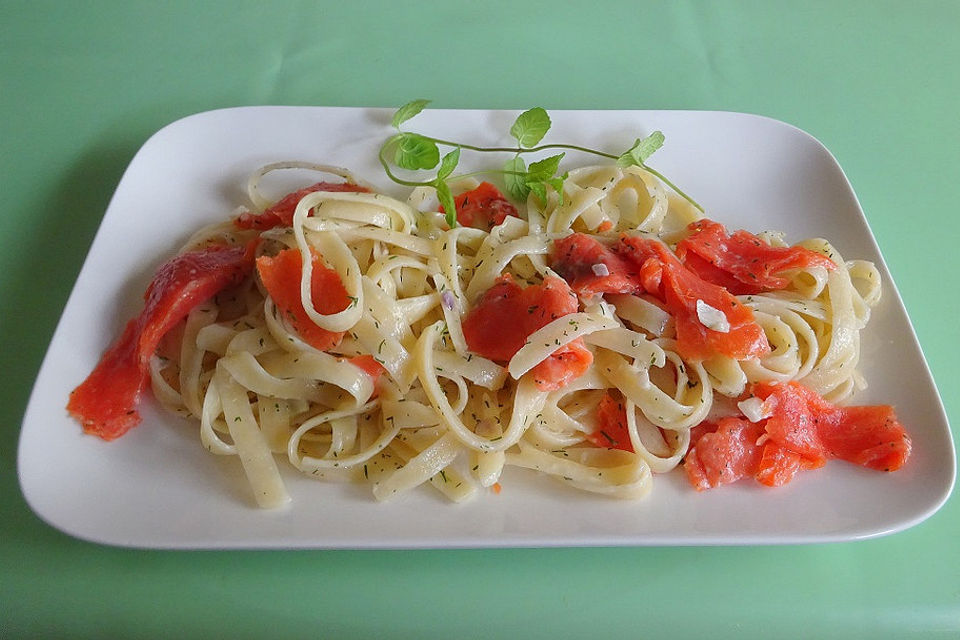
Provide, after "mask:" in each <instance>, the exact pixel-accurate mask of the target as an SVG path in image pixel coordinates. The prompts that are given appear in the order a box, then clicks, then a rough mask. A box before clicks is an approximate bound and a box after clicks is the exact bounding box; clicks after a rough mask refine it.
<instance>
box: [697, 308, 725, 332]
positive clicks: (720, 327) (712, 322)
mask: <svg viewBox="0 0 960 640" xmlns="http://www.w3.org/2000/svg"><path fill="white" fill-rule="evenodd" d="M697 318H698V319H699V320H700V323H701V324H703V326H705V327H706V328H707V329H711V330H713V331H716V332H717V333H730V321H729V320H727V316H725V315H723V311H720V309H717V308H716V307H711V306H710V305H708V304H707V303H706V302H704V301H703V300H697Z"/></svg>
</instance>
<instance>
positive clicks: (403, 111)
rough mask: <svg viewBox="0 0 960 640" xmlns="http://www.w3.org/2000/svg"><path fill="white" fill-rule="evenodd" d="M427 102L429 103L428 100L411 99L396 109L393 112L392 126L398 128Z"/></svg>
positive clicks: (421, 109)
mask: <svg viewBox="0 0 960 640" xmlns="http://www.w3.org/2000/svg"><path fill="white" fill-rule="evenodd" d="M428 104H430V101H429V100H413V101H411V102H408V103H407V104H405V105H403V106H402V107H400V108H399V109H397V112H396V113H394V114H393V121H392V124H393V126H394V128H395V129H399V128H400V125H401V124H403V123H404V122H406V121H407V120H409V119H410V118H412V117H413V116H415V115H417V114H418V113H420V112H421V111H423V108H424V107H426V106H427V105H428Z"/></svg>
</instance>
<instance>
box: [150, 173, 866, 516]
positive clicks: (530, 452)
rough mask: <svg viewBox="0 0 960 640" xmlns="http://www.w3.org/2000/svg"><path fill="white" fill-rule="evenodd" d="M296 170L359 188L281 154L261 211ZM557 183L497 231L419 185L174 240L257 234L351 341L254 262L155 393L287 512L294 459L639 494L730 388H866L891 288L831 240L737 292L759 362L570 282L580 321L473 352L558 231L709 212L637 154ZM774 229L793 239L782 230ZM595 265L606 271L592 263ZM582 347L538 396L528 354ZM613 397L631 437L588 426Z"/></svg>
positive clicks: (406, 481)
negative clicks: (579, 291) (487, 317)
mask: <svg viewBox="0 0 960 640" xmlns="http://www.w3.org/2000/svg"><path fill="white" fill-rule="evenodd" d="M291 168H295V169H300V170H303V169H311V170H316V171H320V172H324V173H326V174H329V175H333V176H334V177H336V178H337V179H340V180H344V181H347V182H350V183H355V184H361V185H363V186H365V187H367V188H369V185H365V184H364V183H362V182H361V181H359V180H358V179H357V178H356V177H354V176H353V175H352V174H351V173H350V172H349V171H346V170H344V169H339V168H336V167H328V166H325V165H316V164H312V163H303V162H280V163H274V164H271V165H267V166H265V167H262V168H260V169H258V170H257V171H256V172H254V174H253V175H252V177H251V179H250V181H249V185H248V191H249V195H250V200H251V211H252V212H253V213H252V214H251V215H256V214H257V213H259V212H263V211H265V210H267V209H268V208H269V207H270V206H271V204H272V202H271V200H270V199H269V198H267V197H265V196H264V195H263V194H262V193H261V187H260V184H261V180H262V179H263V178H264V177H265V176H267V175H269V174H270V173H271V172H273V171H279V170H285V169H291ZM469 186H472V185H467V187H468V188H469ZM547 196H548V197H547V199H546V202H541V201H540V200H539V199H538V198H537V197H535V196H534V195H531V196H530V198H529V199H528V201H527V202H526V203H525V210H524V207H521V208H520V212H519V215H518V216H512V215H508V216H507V217H506V218H505V219H504V220H503V222H502V223H500V224H497V225H496V226H494V227H493V228H492V229H490V230H489V231H486V230H482V229H475V228H471V227H464V226H458V227H455V228H453V229H448V228H447V227H446V224H445V222H444V221H443V214H442V213H440V212H438V211H437V210H436V209H437V207H438V202H437V198H436V196H435V194H434V193H433V191H432V189H430V188H424V187H418V188H417V189H415V190H414V192H413V193H412V194H411V196H410V198H409V199H408V201H407V202H402V201H399V200H395V199H393V198H390V197H388V196H386V195H383V194H379V193H375V192H369V193H361V192H356V193H355V192H349V191H335V192H331V191H323V190H319V191H313V192H310V193H307V194H306V195H304V196H303V197H302V198H301V199H300V200H299V202H298V203H297V204H296V207H295V209H294V213H293V218H292V224H291V226H286V227H285V226H278V227H274V228H270V229H268V230H265V231H262V232H260V233H259V235H258V236H256V234H252V232H251V231H250V230H248V229H241V228H238V227H236V226H233V225H231V224H229V223H218V224H215V225H211V226H210V227H207V228H205V229H203V230H200V231H198V232H197V233H195V234H194V235H193V236H192V237H191V239H190V241H189V242H188V244H187V245H186V246H185V247H184V251H187V250H190V249H196V248H198V247H204V246H208V245H210V244H243V243H246V242H249V241H250V240H251V238H252V237H259V242H258V244H257V254H258V255H263V256H273V255H276V254H278V253H279V252H281V251H296V252H299V254H300V256H301V259H302V270H301V277H300V280H299V282H298V283H296V286H297V289H298V291H299V300H300V304H301V305H302V307H303V310H304V311H305V313H306V315H307V316H308V317H309V319H310V321H311V322H313V323H314V324H316V325H317V326H318V327H320V328H322V329H324V330H327V331H330V332H335V333H337V334H342V338H340V339H339V342H338V343H337V344H336V345H335V346H334V347H332V348H330V349H328V350H326V351H320V350H318V349H316V348H314V347H313V346H311V344H310V343H309V342H308V341H307V340H306V339H304V338H303V337H301V336H300V335H299V333H298V331H297V329H296V326H295V325H294V324H293V323H291V322H290V321H289V319H288V318H287V317H285V314H284V313H283V311H282V310H281V308H280V307H279V306H278V305H277V304H276V303H275V302H274V300H273V299H272V298H271V296H270V295H269V294H268V292H267V290H266V288H265V287H264V285H263V284H262V283H261V282H260V280H259V278H258V277H257V276H256V274H254V275H253V276H251V277H250V278H248V280H247V281H245V282H244V283H242V284H241V285H238V286H236V287H234V288H233V289H232V290H231V291H229V292H226V293H224V294H221V295H218V296H217V297H215V298H214V299H212V300H209V301H207V302H205V303H203V304H201V305H199V306H197V307H196V308H195V309H193V310H192V311H191V312H190V314H189V316H188V317H187V319H186V321H185V323H184V325H183V329H182V331H180V333H179V335H180V336H181V338H180V343H179V344H178V345H177V347H176V348H175V349H172V350H171V352H170V353H168V354H165V356H164V357H162V358H161V357H159V356H154V357H153V358H152V360H151V363H150V379H151V382H152V388H153V391H154V394H155V396H156V397H157V399H158V400H159V401H160V402H161V403H162V404H164V405H165V406H167V407H168V408H170V409H171V410H175V411H177V412H178V413H180V414H185V415H188V416H191V417H193V418H194V419H196V420H197V422H198V423H199V435H200V440H201V443H202V444H203V446H204V447H205V448H207V449H208V450H209V451H210V452H212V453H214V454H217V455H225V456H238V457H239V458H240V460H241V462H242V466H243V469H244V471H245V473H246V475H247V478H248V480H249V482H250V486H251V489H252V492H253V495H254V497H255V499H256V501H257V504H259V505H260V506H262V507H276V506H280V505H283V504H285V503H286V502H287V501H288V500H289V496H288V494H287V492H286V489H285V487H284V483H283V480H282V478H281V475H280V473H279V471H278V466H277V462H278V460H280V461H283V459H284V458H285V459H286V462H287V463H289V464H290V465H291V466H292V467H293V468H294V469H296V470H298V471H300V472H301V473H303V474H305V475H307V476H310V477H315V478H320V479H327V480H343V481H351V482H366V483H369V484H370V485H371V490H372V495H373V496H374V498H376V499H377V500H387V499H393V498H396V497H397V496H399V495H402V494H404V493H406V492H409V491H411V490H413V489H415V488H416V487H419V486H421V485H430V486H432V487H434V488H436V489H438V490H439V491H440V492H441V493H443V494H444V495H445V496H447V497H448V498H449V499H451V500H454V501H461V500H466V499H469V498H471V497H473V496H475V495H477V494H478V493H480V490H481V489H484V488H489V487H499V485H498V483H499V482H501V480H502V478H503V473H504V472H505V470H507V469H510V468H517V469H526V470H533V471H535V472H537V473H541V474H546V475H548V476H551V477H553V478H556V479H557V480H558V481H559V482H561V483H563V484H564V485H567V486H569V487H574V488H577V489H580V490H584V491H588V492H592V493H597V494H601V495H606V496H611V497H617V498H638V497H642V496H644V495H646V494H647V493H648V492H649V491H650V490H651V487H652V485H653V483H654V475H655V474H660V473H667V472H670V471H671V470H672V469H674V468H675V467H677V466H678V464H680V462H681V461H682V460H683V459H684V456H685V455H686V453H687V451H688V449H689V447H690V443H691V429H693V428H694V427H696V426H697V425H698V424H701V423H702V422H703V421H704V420H705V419H707V417H708V416H710V415H713V414H714V413H715V412H716V411H717V410H718V407H719V406H720V405H719V404H718V399H720V398H724V397H726V398H731V399H738V398H741V397H742V396H743V394H744V393H745V391H746V390H747V389H748V388H749V386H750V385H752V384H755V383H764V382H786V381H791V380H796V381H800V382H802V383H803V384H805V385H807V386H808V387H809V388H810V389H812V390H814V391H816V392H817V393H819V394H821V395H823V396H824V397H825V398H827V399H828V400H831V401H838V400H842V399H844V398H846V397H848V396H849V395H850V394H851V393H853V392H854V391H855V390H856V389H858V388H860V387H862V386H863V377H862V375H860V373H859V372H858V371H857V370H856V367H857V364H858V361H859V334H860V331H861V330H862V329H863V328H864V326H865V325H866V323H867V321H868V320H869V317H870V309H871V308H872V307H873V306H875V305H876V304H877V302H878V300H879V298H880V277H879V273H878V272H877V270H876V268H875V267H874V266H873V265H872V264H870V263H868V262H865V261H858V260H854V261H844V260H843V259H842V258H841V257H840V256H839V253H838V252H837V250H836V249H835V248H834V247H832V246H831V245H830V244H829V243H828V242H827V241H825V240H821V239H811V240H807V241H804V242H803V243H801V246H804V247H806V248H808V249H810V250H812V251H814V252H816V253H818V254H821V255H824V256H828V257H830V258H831V259H832V260H833V262H834V263H835V264H836V266H837V268H836V269H835V270H831V271H828V270H827V269H825V268H823V267H821V266H813V267H809V268H800V269H795V270H793V271H792V272H790V273H789V274H788V276H789V282H790V284H789V285H788V286H787V287H786V288H784V289H782V290H777V291H766V292H763V293H758V294H753V295H741V296H739V297H738V298H737V300H738V301H739V302H740V303H742V304H743V305H745V306H746V307H747V308H749V309H750V310H751V311H752V313H753V315H754V317H755V319H756V322H757V324H758V325H759V326H760V327H761V329H762V332H763V334H764V336H765V337H766V339H767V342H768V344H769V347H770V349H769V352H766V353H763V354H761V355H753V356H751V357H747V358H741V359H737V358H734V357H731V356H726V355H723V354H716V355H713V356H711V357H709V358H705V359H699V360H692V359H689V358H685V357H684V356H682V355H681V354H682V353H683V348H682V344H681V343H680V342H679V337H678V328H677V322H678V321H677V320H676V319H675V318H674V316H673V315H672V314H671V312H670V311H669V310H668V309H667V308H666V307H665V306H664V304H663V303H662V301H658V300H657V299H655V297H654V296H651V295H649V291H645V290H642V289H637V290H634V291H629V292H622V291H621V292H616V293H608V294H606V295H604V296H598V295H597V294H591V295H589V296H577V297H576V304H575V306H576V309H575V310H574V311H573V312H572V313H564V314H562V315H559V316H558V317H554V318H545V321H544V322H543V323H542V324H541V325H540V326H539V328H536V329H535V330H531V331H530V333H529V335H528V336H527V338H526V341H525V343H524V345H523V346H522V347H520V348H519V349H518V350H517V351H516V353H515V354H514V355H513V356H512V358H510V359H509V360H508V361H500V362H497V361H494V360H492V359H490V358H487V357H484V356H483V355H482V354H481V353H477V352H476V351H475V350H472V349H471V345H470V342H469V340H468V336H467V335H466V334H465V331H464V324H463V320H464V318H465V317H466V316H467V315H468V314H469V313H470V312H471V310H473V309H475V308H476V307H477V305H479V304H481V302H482V298H483V296H484V294H485V293H486V292H487V291H489V290H490V289H491V287H494V285H495V284H496V283H498V282H501V281H502V279H503V278H504V277H505V276H509V278H510V279H511V282H516V283H518V284H519V286H521V287H530V286H536V285H538V284H540V283H542V282H543V281H544V280H545V279H546V278H556V277H557V274H556V273H555V272H554V271H553V268H552V264H551V258H550V257H549V256H550V252H551V247H552V246H553V243H554V242H555V241H557V240H558V239H561V238H565V237H568V236H570V234H573V233H578V234H586V235H588V236H590V237H591V238H594V239H597V240H599V241H600V242H601V243H603V245H604V246H607V247H609V246H611V245H612V244H613V243H615V242H616V239H617V238H618V237H621V236H622V235H623V234H631V235H639V236H641V237H643V238H648V239H656V240H659V241H662V242H665V243H666V244H667V245H668V246H674V245H675V243H676V242H678V241H679V240H681V239H683V238H684V237H685V236H686V234H687V233H688V231H687V228H688V225H689V224H690V223H692V222H694V221H696V220H697V219H699V218H700V214H699V212H698V211H696V210H695V209H694V208H693V207H691V206H689V204H688V203H687V202H686V201H685V200H683V199H681V198H677V197H675V196H674V195H673V194H672V193H670V192H669V190H668V189H667V188H665V186H664V185H663V184H662V183H661V182H660V180H658V179H657V178H656V177H655V176H654V175H652V174H651V173H649V172H647V171H645V170H644V169H642V168H639V167H635V166H634V167H627V168H620V167H617V166H613V165H609V166H596V167H583V168H578V169H574V170H572V171H571V172H570V174H569V177H568V178H567V180H566V181H565V182H564V184H563V192H562V194H561V193H557V192H556V191H555V190H553V189H550V190H549V191H548V193H547ZM561 196H562V197H561ZM762 237H763V238H764V239H765V240H767V241H768V242H770V244H771V245H773V246H784V245H785V243H784V242H783V240H782V238H781V237H780V236H779V235H776V234H765V235H762ZM314 255H316V256H319V259H320V261H322V262H321V263H322V264H323V265H324V266H325V267H326V268H327V269H330V270H332V271H333V272H335V273H336V275H337V276H338V277H339V279H340V281H341V283H342V285H343V288H344V290H345V291H346V295H347V297H348V299H349V300H350V302H349V304H348V305H347V306H346V308H344V309H341V310H338V311H334V312H328V313H321V312H320V311H318V310H317V306H316V302H317V300H315V298H314V296H315V293H314V292H313V289H312V284H311V283H312V281H313V280H312V278H313V273H312V271H313V269H314V266H313V264H314V262H313V260H312V256H314ZM605 272H606V267H605V266H603V265H594V273H595V274H597V275H598V276H599V275H603V274H605ZM571 295H574V296H576V294H575V293H573V292H571ZM532 310H533V308H532V307H531V310H530V311H531V312H532ZM570 350H573V352H575V353H579V354H580V356H579V357H581V358H584V359H586V360H589V363H588V364H587V365H586V368H585V370H583V371H580V372H579V373H578V374H577V375H575V376H573V377H572V378H571V379H568V380H566V382H565V383H564V384H563V386H562V387H561V388H559V389H543V388H540V387H539V386H538V385H539V383H538V382H536V381H535V379H534V372H535V371H536V370H537V368H538V367H540V366H542V365H544V363H546V362H547V361H549V360H551V358H554V359H558V361H559V362H561V364H562V363H563V362H564V361H563V358H564V357H565V356H563V355H562V354H564V353H567V354H568V355H569V353H571V351H570ZM577 350H580V351H577ZM608 394H615V396H616V397H617V398H621V399H622V406H623V408H624V411H625V414H624V425H625V434H626V435H625V436H624V437H625V438H626V442H625V443H624V446H623V447H621V448H612V447H611V448H608V447H604V446H598V444H597V442H596V440H595V437H596V434H597V433H598V431H599V429H600V428H601V427H600V425H599V424H598V418H597V416H598V407H599V405H600V403H601V402H603V398H604V397H605V396H607V395H608ZM745 406H752V405H749V403H748V405H745Z"/></svg>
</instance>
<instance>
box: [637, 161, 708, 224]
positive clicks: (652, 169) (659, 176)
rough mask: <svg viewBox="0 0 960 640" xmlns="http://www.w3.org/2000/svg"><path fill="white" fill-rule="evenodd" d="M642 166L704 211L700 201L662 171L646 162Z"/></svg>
mask: <svg viewBox="0 0 960 640" xmlns="http://www.w3.org/2000/svg"><path fill="white" fill-rule="evenodd" d="M641 166H642V167H643V168H644V169H646V170H647V171H649V172H650V173H652V174H653V175H655V176H657V177H658V178H660V179H661V180H662V181H663V182H665V183H666V184H667V186H669V187H670V188H671V189H673V190H674V191H676V192H677V194H678V195H679V196H680V197H681V198H683V199H684V200H686V201H687V202H689V203H690V204H692V205H693V206H695V207H696V208H697V209H698V210H699V211H700V213H703V207H701V206H700V203H699V202H697V201H696V200H694V199H693V198H691V197H690V196H688V195H687V194H685V193H684V192H683V191H681V190H680V188H679V187H677V185H675V184H673V183H672V182H670V180H668V179H667V177H666V176H665V175H663V174H662V173H660V172H659V171H657V170H656V169H654V168H653V167H650V166H648V165H646V164H644V165H641Z"/></svg>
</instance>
